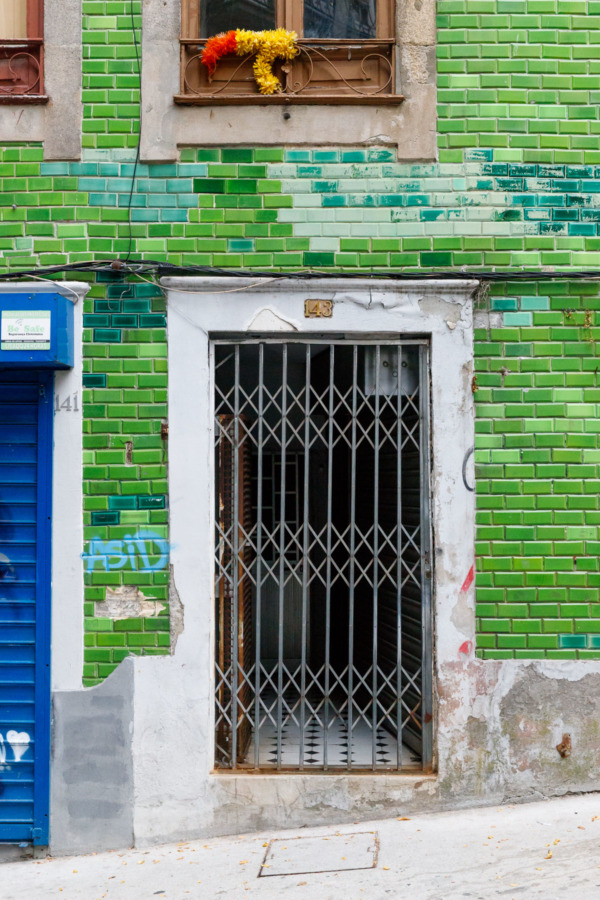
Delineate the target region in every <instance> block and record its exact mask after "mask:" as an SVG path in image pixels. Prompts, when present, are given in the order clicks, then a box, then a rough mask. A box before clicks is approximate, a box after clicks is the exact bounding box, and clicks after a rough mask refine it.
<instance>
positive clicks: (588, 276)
mask: <svg viewBox="0 0 600 900" xmlns="http://www.w3.org/2000/svg"><path fill="white" fill-rule="evenodd" d="M67 272H89V273H90V274H110V275H114V276H115V277H117V276H133V275H137V274H141V275H151V274H153V275H156V276H158V277H162V276H170V277H176V276H186V275H187V276H190V275H191V276H194V275H197V276H205V277H206V276H209V277H211V276H212V277H221V278H223V277H227V278H252V279H256V278H261V279H262V278H264V279H269V280H274V279H276V280H281V279H289V280H296V279H306V280H314V279H319V278H326V279H328V280H331V281H335V280H340V279H348V280H353V279H362V280H364V279H365V278H371V279H373V281H377V280H381V279H385V280H388V281H435V280H470V279H476V280H478V281H552V280H557V279H558V280H566V281H578V280H586V281H598V280H600V269H589V270H586V269H571V270H560V271H558V272H544V271H514V270H513V271H497V270H496V271H489V270H486V269H475V270H460V271H457V270H456V269H454V270H447V269H444V270H437V271H432V272H406V271H402V272H398V271H380V270H375V271H364V270H363V271H356V270H354V271H351V272H347V271H343V270H339V269H336V270H335V271H328V270H320V271H319V270H315V269H299V270H294V271H289V270H288V271H279V272H278V271H276V270H273V269H271V270H267V271H260V270H257V269H222V268H218V267H213V266H179V265H176V264H175V263H168V262H164V261H163V260H156V259H140V260H135V263H134V264H131V263H130V262H129V261H128V260H127V259H125V260H120V259H102V260H90V261H89V262H77V263H66V264H64V263H63V264H62V265H55V266H45V267H44V266H36V267H34V268H31V269H19V270H18V271H15V272H2V273H0V282H1V281H14V280H16V279H18V278H31V277H34V278H35V277H44V276H52V275H57V274H66V273H67ZM157 286H158V285H157ZM211 293H212V292H211Z"/></svg>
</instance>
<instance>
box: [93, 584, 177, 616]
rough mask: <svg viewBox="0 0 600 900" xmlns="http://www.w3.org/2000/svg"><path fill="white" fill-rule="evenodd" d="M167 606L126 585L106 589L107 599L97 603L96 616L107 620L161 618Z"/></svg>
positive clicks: (136, 588) (137, 588)
mask: <svg viewBox="0 0 600 900" xmlns="http://www.w3.org/2000/svg"><path fill="white" fill-rule="evenodd" d="M164 609H165V605H164V603H162V602H161V601H160V600H156V599H154V598H153V597H151V596H150V597H147V596H146V595H145V594H143V593H142V591H141V590H140V589H139V587H136V586H135V585H129V584H124V585H120V586H119V587H117V588H111V587H107V588H106V599H105V600H103V601H100V602H96V603H95V609H94V615H95V616H99V617H102V618H106V619H115V620H118V619H149V618H154V617H156V616H160V615H161V613H162V612H163V611H164Z"/></svg>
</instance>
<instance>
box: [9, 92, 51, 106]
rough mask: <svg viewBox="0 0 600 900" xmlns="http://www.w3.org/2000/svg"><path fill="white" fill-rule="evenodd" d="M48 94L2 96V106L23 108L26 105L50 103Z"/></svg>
mask: <svg viewBox="0 0 600 900" xmlns="http://www.w3.org/2000/svg"><path fill="white" fill-rule="evenodd" d="M49 99H50V97H49V96H48V94H0V104H1V105H2V106H23V104H24V103H27V104H30V103H31V104H33V103H48V101H49Z"/></svg>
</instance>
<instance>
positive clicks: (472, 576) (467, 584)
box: [460, 566, 475, 594]
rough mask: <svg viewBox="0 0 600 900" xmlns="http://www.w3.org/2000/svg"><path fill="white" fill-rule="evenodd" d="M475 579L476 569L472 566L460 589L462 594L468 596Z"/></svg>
mask: <svg viewBox="0 0 600 900" xmlns="http://www.w3.org/2000/svg"><path fill="white" fill-rule="evenodd" d="M474 579H475V567H474V566H471V568H470V569H469V574H468V575H467V577H466V578H465V580H464V581H463V586H462V587H461V589H460V592H461V594H466V592H467V591H468V590H469V588H470V587H471V585H472V584H473V581H474Z"/></svg>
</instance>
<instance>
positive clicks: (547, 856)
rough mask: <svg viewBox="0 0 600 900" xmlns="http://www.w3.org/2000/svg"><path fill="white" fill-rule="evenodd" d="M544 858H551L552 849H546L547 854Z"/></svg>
mask: <svg viewBox="0 0 600 900" xmlns="http://www.w3.org/2000/svg"><path fill="white" fill-rule="evenodd" d="M544 859H552V850H548V852H547V854H546V855H545V857H544Z"/></svg>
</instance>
